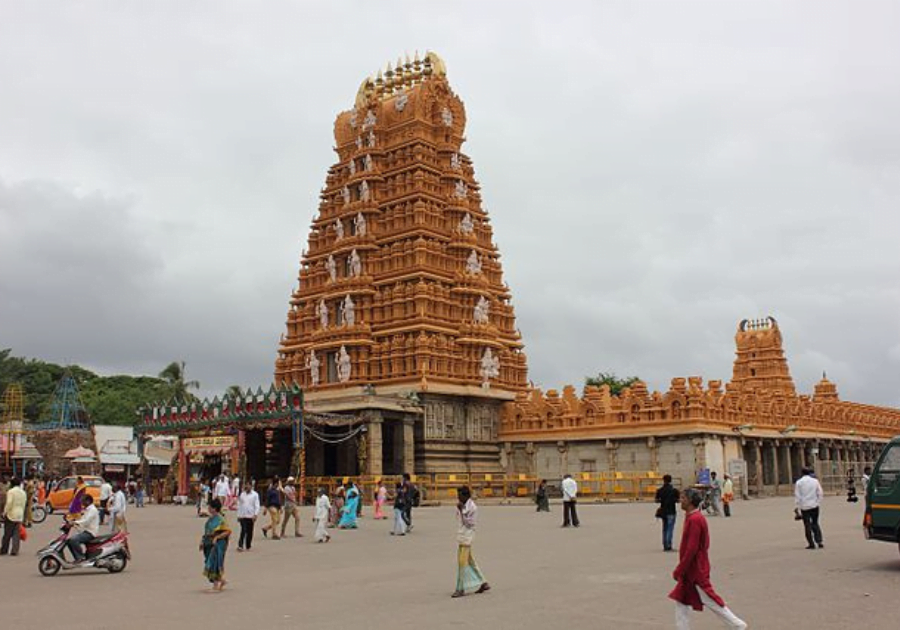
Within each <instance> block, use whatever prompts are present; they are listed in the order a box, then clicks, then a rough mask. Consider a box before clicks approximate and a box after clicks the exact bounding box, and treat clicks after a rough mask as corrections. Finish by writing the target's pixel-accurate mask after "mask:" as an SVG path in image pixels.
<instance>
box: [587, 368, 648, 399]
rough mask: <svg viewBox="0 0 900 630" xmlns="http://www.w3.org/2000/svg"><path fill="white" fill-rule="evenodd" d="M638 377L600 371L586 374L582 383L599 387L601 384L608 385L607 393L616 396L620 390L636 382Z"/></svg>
mask: <svg viewBox="0 0 900 630" xmlns="http://www.w3.org/2000/svg"><path fill="white" fill-rule="evenodd" d="M639 380H641V379H639V378H638V377H637V376H626V377H625V378H619V377H617V376H616V375H615V374H614V373H612V372H600V373H599V374H598V375H597V376H588V377H585V379H584V384H585V385H586V386H593V387H601V386H603V385H609V393H611V394H612V395H613V396H618V395H619V394H621V393H622V390H623V389H625V388H626V387H631V386H632V385H634V384H635V383H637V382H638V381H639Z"/></svg>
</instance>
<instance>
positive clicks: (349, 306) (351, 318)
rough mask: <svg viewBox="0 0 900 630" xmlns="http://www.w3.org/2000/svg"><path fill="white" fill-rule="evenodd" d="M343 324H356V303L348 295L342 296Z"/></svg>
mask: <svg viewBox="0 0 900 630" xmlns="http://www.w3.org/2000/svg"><path fill="white" fill-rule="evenodd" d="M344 324H346V325H347V326H356V305H355V304H354V303H353V298H351V297H350V296H349V295H348V296H347V297H345V298H344Z"/></svg>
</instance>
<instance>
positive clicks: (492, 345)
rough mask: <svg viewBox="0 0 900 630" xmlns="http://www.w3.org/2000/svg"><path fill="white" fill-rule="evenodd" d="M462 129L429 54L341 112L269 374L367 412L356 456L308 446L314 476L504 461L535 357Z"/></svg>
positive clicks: (459, 111) (384, 75)
mask: <svg viewBox="0 0 900 630" xmlns="http://www.w3.org/2000/svg"><path fill="white" fill-rule="evenodd" d="M465 127H466V111H465V107H464V106H463V102H462V101H461V100H460V99H459V97H458V96H457V95H456V94H454V92H453V90H452V89H451V88H450V84H449V82H448V80H447V72H446V68H445V66H444V62H443V61H442V60H441V59H440V58H439V57H438V56H437V55H435V54H434V53H428V54H427V55H426V56H425V58H424V59H421V60H420V59H419V57H418V55H416V58H415V59H414V60H412V61H410V60H409V59H408V58H407V59H406V60H405V61H399V60H398V62H397V64H396V65H395V66H391V65H390V64H388V67H387V69H386V71H384V72H381V71H379V72H378V74H377V76H375V77H374V78H369V79H366V80H364V81H363V82H362V85H361V86H360V88H359V91H358V92H357V95H356V100H355V103H354V105H353V108H352V109H350V110H348V111H345V112H342V113H340V114H338V116H337V120H336V121H335V124H334V138H335V152H336V153H337V162H336V163H335V164H334V165H333V166H332V167H331V168H330V169H329V171H328V175H327V177H326V180H325V187H324V188H323V189H322V193H321V202H320V204H319V213H318V216H317V217H316V218H315V219H314V220H313V223H312V226H311V229H310V234H309V241H308V242H309V247H308V250H307V251H305V252H304V254H303V256H302V260H301V262H300V273H299V287H298V288H297V289H296V290H295V291H294V293H293V295H292V296H291V300H290V310H289V311H288V314H287V333H286V334H285V335H283V336H282V340H281V344H280V347H279V349H278V359H277V361H276V365H275V381H276V383H277V384H279V385H281V384H285V383H293V384H297V385H299V386H300V387H302V388H303V390H304V391H305V392H306V397H305V399H306V404H307V407H308V408H309V410H310V411H316V412H319V413H342V414H346V415H348V416H350V415H354V414H355V415H356V417H364V418H366V419H367V420H366V424H365V426H366V432H367V436H366V440H367V441H366V445H365V452H363V453H362V455H363V457H361V458H360V463H359V466H358V467H356V466H354V465H353V462H352V461H351V460H352V457H350V456H348V455H346V454H344V455H341V454H337V455H335V456H334V458H336V459H337V460H339V462H340V463H339V464H338V465H337V466H335V464H334V462H333V461H331V459H330V458H332V455H331V454H329V453H330V452H325V453H324V454H322V455H321V457H320V456H319V455H317V454H316V453H312V454H311V455H310V456H309V457H308V470H309V471H310V474H366V473H368V474H382V473H383V474H397V473H400V472H454V471H459V472H491V471H498V470H500V455H499V446H498V444H497V432H498V428H499V426H498V425H499V411H500V406H501V405H502V404H503V403H504V402H507V401H511V400H513V399H514V398H515V395H516V393H518V392H520V391H524V390H525V389H526V386H527V376H526V374H527V367H526V360H525V355H524V353H523V352H522V341H521V338H520V335H519V333H518V331H517V329H516V325H515V314H514V312H513V307H512V303H511V295H510V291H509V288H508V287H507V286H506V285H505V284H504V282H503V276H502V269H501V266H500V253H499V251H498V249H497V247H496V245H494V242H493V232H492V229H491V225H490V219H489V217H488V214H487V212H486V211H485V209H484V208H483V207H482V205H481V194H480V191H479V189H480V186H479V184H478V182H477V181H476V180H475V171H474V168H473V166H472V161H471V159H470V158H469V157H468V156H467V155H465V154H464V153H462V152H461V147H462V144H463V142H464V140H465ZM311 448H312V447H311ZM361 452H362V451H361ZM320 459H321V460H322V461H319V460H320ZM363 460H364V461H363ZM354 468H358V470H354ZM320 471H321V472H320Z"/></svg>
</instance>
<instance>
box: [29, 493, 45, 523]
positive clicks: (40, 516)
mask: <svg viewBox="0 0 900 630" xmlns="http://www.w3.org/2000/svg"><path fill="white" fill-rule="evenodd" d="M46 519H47V510H45V509H44V506H43V505H41V504H40V503H38V501H37V497H35V498H34V501H32V502H31V520H32V521H33V522H35V523H38V524H40V523H43V522H44V521H45V520H46Z"/></svg>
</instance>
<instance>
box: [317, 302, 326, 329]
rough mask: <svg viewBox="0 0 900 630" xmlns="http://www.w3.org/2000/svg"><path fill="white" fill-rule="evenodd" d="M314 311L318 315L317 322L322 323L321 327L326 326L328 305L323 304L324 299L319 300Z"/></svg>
mask: <svg viewBox="0 0 900 630" xmlns="http://www.w3.org/2000/svg"><path fill="white" fill-rule="evenodd" d="M316 312H317V313H318V315H319V323H320V324H321V325H322V328H323V329H325V328H328V305H327V304H325V300H319V305H318V307H316Z"/></svg>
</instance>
